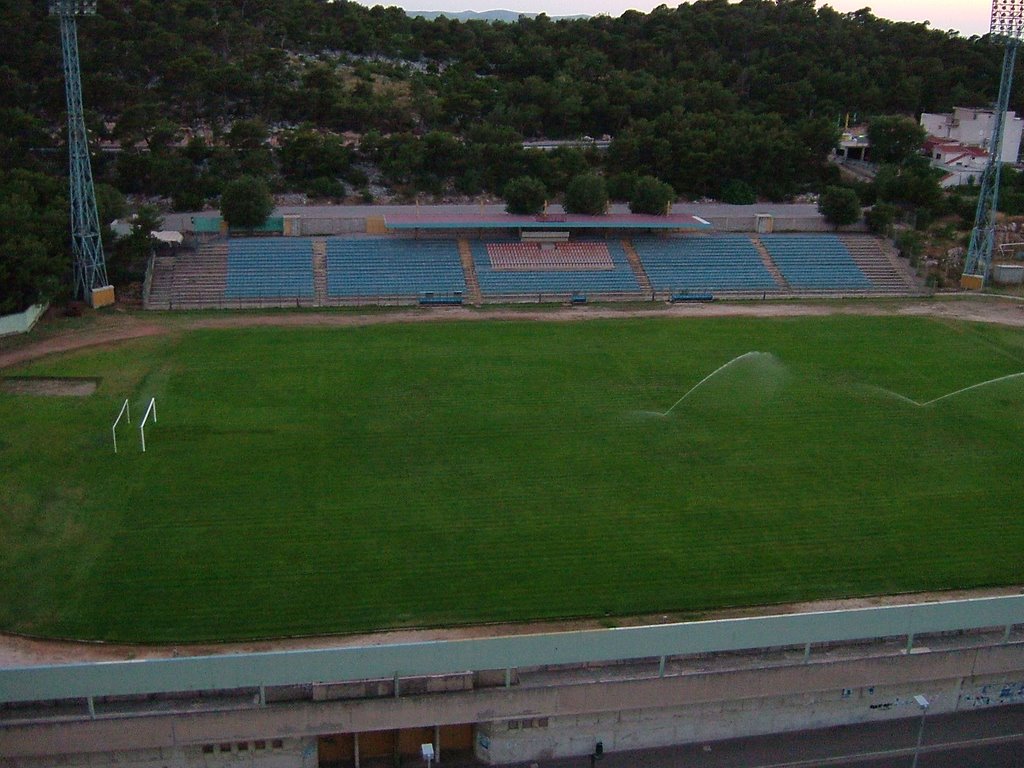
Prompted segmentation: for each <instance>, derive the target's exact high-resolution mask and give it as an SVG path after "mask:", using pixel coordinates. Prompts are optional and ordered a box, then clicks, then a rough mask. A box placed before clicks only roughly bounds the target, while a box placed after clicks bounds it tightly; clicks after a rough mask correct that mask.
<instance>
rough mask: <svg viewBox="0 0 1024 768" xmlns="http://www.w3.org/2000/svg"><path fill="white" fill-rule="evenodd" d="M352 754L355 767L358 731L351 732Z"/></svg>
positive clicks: (357, 760)
mask: <svg viewBox="0 0 1024 768" xmlns="http://www.w3.org/2000/svg"><path fill="white" fill-rule="evenodd" d="M352 756H353V757H354V758H355V768H359V733H358V731H357V732H356V733H353V734H352Z"/></svg>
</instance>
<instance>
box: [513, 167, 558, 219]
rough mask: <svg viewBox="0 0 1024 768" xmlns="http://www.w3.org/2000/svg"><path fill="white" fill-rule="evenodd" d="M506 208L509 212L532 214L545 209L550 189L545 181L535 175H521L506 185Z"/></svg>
mask: <svg viewBox="0 0 1024 768" xmlns="http://www.w3.org/2000/svg"><path fill="white" fill-rule="evenodd" d="M503 196H504V198H505V210H506V211H508V212H509V213H515V214H521V215H531V214H536V213H540V212H541V211H543V210H544V204H545V203H546V202H547V200H548V190H547V187H545V186H544V182H542V181H541V180H540V179H537V178H534V177H533V176H520V177H519V178H516V179H512V181H510V182H509V183H508V184H506V185H505V190H504V193H503Z"/></svg>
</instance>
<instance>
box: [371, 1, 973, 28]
mask: <svg viewBox="0 0 1024 768" xmlns="http://www.w3.org/2000/svg"><path fill="white" fill-rule="evenodd" d="M361 2H363V3H364V4H366V5H374V4H375V3H376V2H379V3H380V4H382V5H399V6H401V7H403V8H407V9H410V8H411V9H415V10H419V11H491V10H509V11H519V12H521V13H546V14H548V16H572V15H576V14H586V15H588V16H594V15H597V14H599V13H607V14H609V15H610V16H619V15H621V14H622V12H623V11H625V10H627V9H629V8H635V9H636V10H638V11H644V12H647V11H650V10H651V9H652V8H654V7H655V6H658V5H661V4H665V5H668V6H670V7H674V6H675V5H677V4H678V0H361ZM825 4H826V3H819V5H825ZM827 5H831V6H832V7H833V8H835V9H836V10H837V11H840V12H842V13H846V12H848V11H856V10H859V9H861V8H870V9H871V11H872V13H874V14H875V15H876V16H880V17H883V18H887V19H894V20H896V21H929V22H931V26H932V27H933V28H935V29H942V30H947V29H955V30H958V31H959V32H961V33H962V34H964V35H980V34H984V33H985V32H987V31H988V23H989V8H990V7H991V6H990V4H989V2H988V0H981V1H979V0H828V2H827Z"/></svg>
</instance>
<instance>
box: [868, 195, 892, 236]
mask: <svg viewBox="0 0 1024 768" xmlns="http://www.w3.org/2000/svg"><path fill="white" fill-rule="evenodd" d="M864 220H865V221H866V222H867V225H868V229H870V230H871V231H872V232H874V233H875V234H876V235H881V236H883V237H890V236H891V235H892V225H893V223H894V222H895V221H896V206H894V205H890V204H889V203H876V204H875V205H874V207H873V208H872V209H871V210H869V211H868V212H867V213H865V214H864Z"/></svg>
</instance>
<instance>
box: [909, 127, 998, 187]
mask: <svg viewBox="0 0 1024 768" xmlns="http://www.w3.org/2000/svg"><path fill="white" fill-rule="evenodd" d="M924 151H925V153H926V154H927V155H928V157H929V158H930V159H931V161H932V166H933V167H935V168H939V169H941V170H942V171H944V172H945V176H943V177H942V181H941V182H940V183H941V184H942V186H943V188H948V187H958V186H962V185H964V184H972V183H973V184H979V183H981V177H982V174H984V172H985V167H986V166H987V165H988V158H989V154H988V150H985V149H981V148H980V147H971V146H967V145H965V144H961V143H960V142H957V141H950V140H949V139H939V138H936V137H935V136H929V137H928V138H927V139H926V140H925V143H924Z"/></svg>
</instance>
